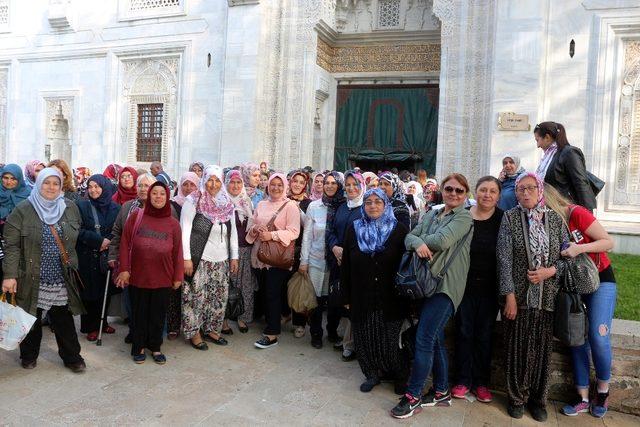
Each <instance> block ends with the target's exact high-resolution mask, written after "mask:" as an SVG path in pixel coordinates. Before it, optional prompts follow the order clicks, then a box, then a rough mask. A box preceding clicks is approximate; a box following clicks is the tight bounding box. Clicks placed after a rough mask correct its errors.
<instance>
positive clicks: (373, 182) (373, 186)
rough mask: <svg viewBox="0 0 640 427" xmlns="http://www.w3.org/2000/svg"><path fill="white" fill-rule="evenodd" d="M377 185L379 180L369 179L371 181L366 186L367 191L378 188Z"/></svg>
mask: <svg viewBox="0 0 640 427" xmlns="http://www.w3.org/2000/svg"><path fill="white" fill-rule="evenodd" d="M378 183H379V180H378V179H377V178H371V181H369V184H367V190H370V189H372V188H378Z"/></svg>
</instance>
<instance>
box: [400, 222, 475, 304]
mask: <svg viewBox="0 0 640 427" xmlns="http://www.w3.org/2000/svg"><path fill="white" fill-rule="evenodd" d="M472 230H473V227H471V228H469V231H467V233H466V234H465V235H464V237H463V238H462V240H460V242H458V244H457V245H456V248H455V249H454V251H453V253H452V254H451V256H450V257H449V259H448V260H447V262H446V264H445V265H444V267H443V268H442V270H440V272H439V273H438V274H436V275H434V274H433V272H432V271H431V265H430V264H429V261H428V260H427V259H426V258H420V257H419V256H418V254H417V253H416V252H415V251H407V252H405V253H404V254H403V255H402V259H401V260H400V266H399V267H398V272H397V273H396V292H397V294H398V295H399V296H401V297H407V298H410V299H412V300H418V299H422V298H429V297H430V296H432V295H433V294H434V293H436V290H437V289H438V287H439V286H440V283H441V282H442V279H444V276H445V275H446V274H447V270H448V269H449V267H450V266H451V264H452V263H453V261H454V260H455V259H456V257H457V256H458V253H459V252H460V249H461V248H462V245H463V244H464V242H465V241H466V240H467V238H468V237H469V234H470V233H471V231H472Z"/></svg>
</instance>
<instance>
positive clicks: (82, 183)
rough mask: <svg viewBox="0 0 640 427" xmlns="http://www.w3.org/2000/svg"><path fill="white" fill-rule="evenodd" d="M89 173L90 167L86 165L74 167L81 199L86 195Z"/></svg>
mask: <svg viewBox="0 0 640 427" xmlns="http://www.w3.org/2000/svg"><path fill="white" fill-rule="evenodd" d="M91 175H92V173H91V169H89V168H88V167H86V166H80V167H78V168H76V169H74V178H75V180H76V187H77V188H78V195H79V196H80V198H81V199H85V198H86V197H87V184H88V181H89V178H90V177H91Z"/></svg>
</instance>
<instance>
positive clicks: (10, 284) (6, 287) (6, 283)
mask: <svg viewBox="0 0 640 427" xmlns="http://www.w3.org/2000/svg"><path fill="white" fill-rule="evenodd" d="M17 290H18V281H17V280H16V279H4V280H3V281H2V292H9V293H11V294H15V293H16V291H17Z"/></svg>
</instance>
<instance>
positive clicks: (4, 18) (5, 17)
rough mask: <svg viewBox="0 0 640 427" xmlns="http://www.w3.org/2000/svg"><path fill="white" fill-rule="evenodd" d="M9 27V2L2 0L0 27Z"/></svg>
mask: <svg viewBox="0 0 640 427" xmlns="http://www.w3.org/2000/svg"><path fill="white" fill-rule="evenodd" d="M7 25H9V0H0V27H3V26H7Z"/></svg>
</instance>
